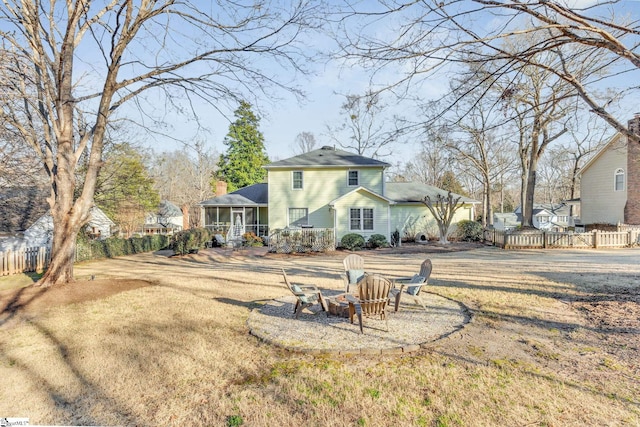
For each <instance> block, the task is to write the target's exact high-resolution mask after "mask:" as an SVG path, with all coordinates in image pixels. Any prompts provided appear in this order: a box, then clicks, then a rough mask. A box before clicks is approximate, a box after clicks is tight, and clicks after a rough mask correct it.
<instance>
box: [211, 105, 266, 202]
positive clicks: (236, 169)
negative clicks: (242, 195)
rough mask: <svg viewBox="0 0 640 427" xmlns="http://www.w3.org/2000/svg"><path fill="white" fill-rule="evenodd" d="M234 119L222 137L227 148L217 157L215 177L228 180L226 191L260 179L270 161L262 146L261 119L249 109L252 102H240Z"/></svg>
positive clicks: (261, 179)
mask: <svg viewBox="0 0 640 427" xmlns="http://www.w3.org/2000/svg"><path fill="white" fill-rule="evenodd" d="M234 115H235V117H236V120H235V121H234V122H233V123H231V125H229V133H227V136H226V137H225V138H224V145H226V146H227V150H226V152H225V153H224V154H222V155H221V156H220V161H219V162H218V174H217V178H218V179H220V180H222V181H226V182H227V185H228V186H227V188H228V190H229V191H235V190H237V189H238V188H242V187H246V186H247V185H252V184H256V183H258V182H262V181H263V180H264V179H265V177H266V174H267V172H266V170H265V169H263V168H262V166H264V165H266V164H268V163H269V157H268V156H267V154H266V152H265V148H264V136H263V135H262V132H260V131H259V130H258V126H259V122H260V118H259V117H258V116H256V115H255V114H254V113H253V111H251V105H250V104H249V103H248V102H245V101H242V102H241V103H240V106H239V107H238V109H237V110H236V111H235V112H234Z"/></svg>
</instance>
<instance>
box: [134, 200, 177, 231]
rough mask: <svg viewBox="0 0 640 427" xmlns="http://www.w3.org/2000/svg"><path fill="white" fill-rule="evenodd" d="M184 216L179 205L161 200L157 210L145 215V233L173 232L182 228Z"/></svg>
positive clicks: (143, 229)
mask: <svg viewBox="0 0 640 427" xmlns="http://www.w3.org/2000/svg"><path fill="white" fill-rule="evenodd" d="M183 222H184V217H183V214H182V211H181V210H180V208H179V207H177V206H176V205H174V204H173V203H171V202H170V201H168V200H161V201H160V204H159V205H158V209H157V211H156V212H150V213H148V214H147V215H145V219H144V226H143V228H142V232H143V234H173V233H175V232H178V231H180V230H182V226H183Z"/></svg>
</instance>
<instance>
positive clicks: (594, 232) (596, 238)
mask: <svg viewBox="0 0 640 427" xmlns="http://www.w3.org/2000/svg"><path fill="white" fill-rule="evenodd" d="M593 249H598V230H593Z"/></svg>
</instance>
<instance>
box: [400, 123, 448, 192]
mask: <svg viewBox="0 0 640 427" xmlns="http://www.w3.org/2000/svg"><path fill="white" fill-rule="evenodd" d="M450 133H451V131H450V129H449V128H448V127H447V126H446V125H445V124H443V123H441V122H434V123H430V124H429V125H425V126H424V130H423V132H422V133H421V136H420V141H421V142H420V150H419V151H418V152H417V153H415V155H414V156H413V158H412V160H410V161H407V162H406V164H405V170H404V172H403V173H402V175H403V176H404V177H405V179H407V180H409V181H417V182H421V183H423V184H428V185H433V186H434V187H438V188H442V178H443V177H444V175H445V173H446V172H447V171H451V170H453V169H454V163H455V159H454V158H453V157H452V156H451V152H450V150H448V148H447V145H448V144H449V143H450V141H451V135H450Z"/></svg>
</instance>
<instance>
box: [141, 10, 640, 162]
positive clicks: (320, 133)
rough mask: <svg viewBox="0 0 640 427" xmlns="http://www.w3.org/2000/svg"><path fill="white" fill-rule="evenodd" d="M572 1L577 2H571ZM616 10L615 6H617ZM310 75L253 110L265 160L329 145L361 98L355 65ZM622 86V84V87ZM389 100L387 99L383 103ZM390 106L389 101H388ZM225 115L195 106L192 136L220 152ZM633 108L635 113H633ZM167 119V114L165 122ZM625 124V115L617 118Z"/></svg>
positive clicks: (439, 81) (321, 42)
mask: <svg viewBox="0 0 640 427" xmlns="http://www.w3.org/2000/svg"><path fill="white" fill-rule="evenodd" d="M574 1H577V0H574ZM593 2H594V1H593V0H580V1H579V3H580V5H581V6H584V5H588V4H593ZM619 6H620V5H619ZM621 6H622V7H621V8H620V10H624V12H625V13H630V14H631V15H632V16H634V17H635V18H636V19H637V18H638V15H640V2H639V1H636V0H629V1H623V2H622V3H621ZM308 43H309V47H310V48H319V49H326V48H327V47H331V42H330V41H329V40H328V39H327V38H326V37H325V38H322V37H321V38H317V39H310V40H309V41H308ZM309 65H310V66H311V68H312V71H313V74H312V75H310V76H305V77H300V79H299V80H298V81H297V83H298V84H299V85H300V86H301V87H302V88H303V89H304V91H305V92H306V93H307V98H306V99H305V100H303V101H302V102H301V103H299V102H298V101H297V100H296V99H295V97H293V96H292V95H289V94H286V93H282V92H281V93H279V99H277V100H266V99H263V100H262V102H261V103H260V106H259V114H260V115H261V127H260V130H261V131H262V133H263V135H264V137H265V146H266V150H267V153H268V155H269V157H270V158H271V160H278V159H282V158H286V157H290V156H292V155H294V148H293V146H294V142H295V138H296V136H297V135H298V134H299V133H301V132H311V133H313V134H314V136H315V138H316V141H317V148H319V147H320V146H322V145H334V144H335V143H334V142H333V141H332V140H331V139H330V138H329V137H328V136H327V135H326V133H327V125H331V126H336V125H338V124H339V123H340V122H341V117H340V106H341V104H342V103H343V101H344V96H343V95H345V94H361V93H363V92H364V91H365V90H366V89H367V87H368V80H369V75H368V73H367V70H363V69H360V68H359V67H358V66H355V65H354V66H352V67H349V66H345V65H344V64H343V63H340V62H327V61H319V62H318V63H317V64H309ZM447 82H448V78H447V76H446V75H441V76H439V77H437V78H436V77H434V78H433V79H430V80H428V81H426V83H425V85H426V87H423V88H421V90H423V91H424V94H425V97H428V96H435V95H437V94H442V93H443V90H444V89H445V88H446V86H447ZM622 84H623V85H624V84H627V82H623V83H622ZM387 100H388V101H391V99H390V98H388V99H387ZM392 105H393V103H392ZM220 108H221V109H223V110H224V112H225V115H223V114H221V113H220V112H219V111H216V110H215V109H213V108H211V107H207V106H200V107H199V108H198V113H199V114H200V115H201V117H206V124H207V128H208V129H206V130H204V131H200V133H199V134H198V136H197V138H200V139H204V140H206V141H207V143H208V144H209V145H210V146H211V147H213V148H215V149H216V150H217V151H218V152H223V151H224V145H223V142H222V141H223V139H224V137H225V135H226V133H227V131H228V127H229V124H230V120H233V108H232V107H220ZM619 110H620V112H621V114H625V115H628V116H629V118H630V117H631V116H632V115H633V114H634V113H636V112H640V107H637V100H636V99H635V98H633V99H631V98H627V99H623V100H622V102H621V105H620V108H619ZM636 110H638V111H636ZM394 112H395V113H399V114H402V115H405V116H407V117H410V118H415V116H416V112H415V111H414V110H413V109H412V107H409V106H408V105H395V106H394ZM170 117H171V116H169V118H170ZM623 120H626V116H625V117H624V118H623ZM169 124H170V127H169V128H168V129H170V130H169V131H168V132H167V133H169V134H171V135H172V136H173V137H175V138H185V137H186V139H187V140H188V139H190V135H193V134H194V133H195V131H194V129H195V128H194V126H193V124H192V123H184V121H180V119H179V118H178V120H176V121H175V122H173V123H169ZM151 141H152V142H149V143H148V144H149V145H150V146H151V147H152V148H153V149H154V150H156V151H171V150H175V149H178V148H180V145H181V144H180V143H179V142H176V141H175V140H174V139H173V138H170V137H169V138H162V137H157V136H154V137H153V138H152V139H151ZM417 149H418V144H416V143H415V142H413V141H411V140H404V141H403V142H401V143H398V144H396V145H395V148H394V155H393V156H392V158H385V159H383V160H386V161H390V162H391V163H394V164H395V163H396V162H398V161H400V162H404V161H407V160H410V159H411V158H412V153H413V152H415V151H416V150H417Z"/></svg>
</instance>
